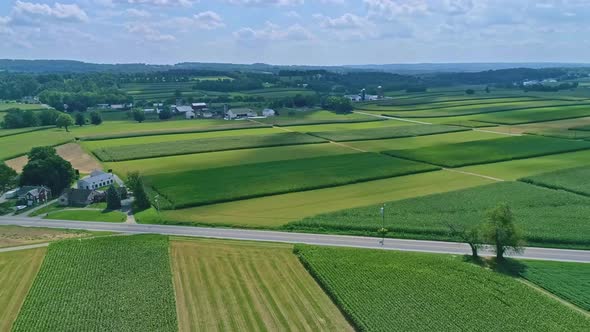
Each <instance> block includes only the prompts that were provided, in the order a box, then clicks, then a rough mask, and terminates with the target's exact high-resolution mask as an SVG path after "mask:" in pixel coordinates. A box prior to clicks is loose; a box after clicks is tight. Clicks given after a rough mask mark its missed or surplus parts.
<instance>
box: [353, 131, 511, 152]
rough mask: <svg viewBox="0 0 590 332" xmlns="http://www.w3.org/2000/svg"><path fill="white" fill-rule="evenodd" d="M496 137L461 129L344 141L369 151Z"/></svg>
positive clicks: (496, 135) (495, 136)
mask: <svg viewBox="0 0 590 332" xmlns="http://www.w3.org/2000/svg"><path fill="white" fill-rule="evenodd" d="M498 137H502V136H500V135H498V134H494V133H487V132H478V131H473V130H469V131H461V132H454V133H446V134H437V135H426V136H417V137H406V138H391V139H382V140H368V141H354V142H346V145H348V146H351V147H354V148H358V149H362V150H366V151H371V152H381V151H387V150H393V149H396V150H408V149H417V148H423V147H427V146H433V145H439V144H452V143H461V142H472V141H480V140H487V139H495V138H498Z"/></svg>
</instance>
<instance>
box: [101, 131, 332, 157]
mask: <svg viewBox="0 0 590 332" xmlns="http://www.w3.org/2000/svg"><path fill="white" fill-rule="evenodd" d="M323 142H325V140H323V139H321V138H317V137H313V136H309V135H305V134H301V133H295V132H291V133H278V134H270V135H252V136H231V137H211V138H200V139H193V140H184V141H173V142H160V143H151V144H134V145H124V146H113V147H107V148H102V149H98V150H94V151H93V153H94V155H96V156H97V157H98V158H99V159H100V160H102V161H124V160H134V159H144V158H157V157H165V156H175V155H183V154H192V153H202V152H213V151H226V150H236V149H248V148H262V147H271V146H286V145H298V144H313V143H323Z"/></svg>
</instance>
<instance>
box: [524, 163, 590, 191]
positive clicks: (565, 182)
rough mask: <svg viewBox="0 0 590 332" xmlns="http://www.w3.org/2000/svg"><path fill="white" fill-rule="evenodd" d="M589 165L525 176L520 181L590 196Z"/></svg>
mask: <svg viewBox="0 0 590 332" xmlns="http://www.w3.org/2000/svg"><path fill="white" fill-rule="evenodd" d="M588 178H590V167H589V166H588V165H586V166H582V167H577V168H567V169H563V170H559V171H555V172H549V173H544V174H540V175H537V176H531V177H525V178H522V179H521V181H524V182H528V183H532V184H535V185H538V186H543V187H547V188H552V189H561V190H566V191H571V192H573V193H576V194H580V195H585V196H590V182H588V181H585V179H588Z"/></svg>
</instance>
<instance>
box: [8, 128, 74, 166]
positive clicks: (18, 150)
mask: <svg viewBox="0 0 590 332" xmlns="http://www.w3.org/2000/svg"><path fill="white" fill-rule="evenodd" d="M73 139H74V136H72V135H71V134H70V133H67V132H66V131H65V130H63V129H46V130H39V131H34V132H30V133H24V134H18V135H12V136H7V137H0V160H6V159H11V158H13V157H17V156H20V155H23V154H26V153H28V152H29V151H30V150H31V149H32V148H34V147H37V146H47V145H60V144H63V143H67V142H69V141H72V140H73Z"/></svg>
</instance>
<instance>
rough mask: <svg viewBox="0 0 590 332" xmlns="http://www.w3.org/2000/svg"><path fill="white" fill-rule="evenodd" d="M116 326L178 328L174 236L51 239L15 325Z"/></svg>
mask: <svg viewBox="0 0 590 332" xmlns="http://www.w3.org/2000/svg"><path fill="white" fill-rule="evenodd" d="M106 248H108V250H105V249H106ZM114 330H117V331H177V330H178V324H177V318H176V306H175V294H174V286H173V284H172V273H171V270H170V258H169V248H168V237H165V236H160V235H134V236H114V237H100V238H95V239H85V240H79V239H74V240H65V241H59V242H54V243H52V244H50V245H49V248H48V250H47V254H46V256H45V259H44V261H43V265H42V266H41V269H40V271H39V273H38V274H37V277H36V278H35V281H34V282H33V286H32V287H31V289H30V290H29V293H28V295H27V297H26V299H25V302H24V304H23V307H22V308H21V310H20V313H19V315H18V317H17V319H16V322H15V323H14V326H13V331H114Z"/></svg>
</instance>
